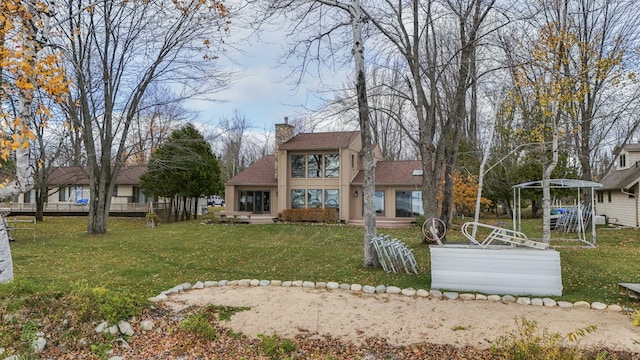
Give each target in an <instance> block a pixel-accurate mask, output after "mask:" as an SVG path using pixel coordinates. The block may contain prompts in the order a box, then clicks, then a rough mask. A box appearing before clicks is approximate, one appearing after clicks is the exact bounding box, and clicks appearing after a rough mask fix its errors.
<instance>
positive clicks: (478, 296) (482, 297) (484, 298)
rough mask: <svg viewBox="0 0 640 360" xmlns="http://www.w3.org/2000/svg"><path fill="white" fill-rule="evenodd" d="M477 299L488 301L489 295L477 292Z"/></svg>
mask: <svg viewBox="0 0 640 360" xmlns="http://www.w3.org/2000/svg"><path fill="white" fill-rule="evenodd" d="M476 300H480V301H486V300H487V295H485V294H476Z"/></svg>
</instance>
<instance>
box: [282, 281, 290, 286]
mask: <svg viewBox="0 0 640 360" xmlns="http://www.w3.org/2000/svg"><path fill="white" fill-rule="evenodd" d="M282 287H291V281H284V282H283V283H282Z"/></svg>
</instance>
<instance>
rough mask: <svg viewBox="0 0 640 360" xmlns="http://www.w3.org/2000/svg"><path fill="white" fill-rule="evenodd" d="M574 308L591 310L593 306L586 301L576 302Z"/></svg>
mask: <svg viewBox="0 0 640 360" xmlns="http://www.w3.org/2000/svg"><path fill="white" fill-rule="evenodd" d="M573 307H574V308H576V309H591V304H589V303H588V302H586V301H576V302H575V303H573Z"/></svg>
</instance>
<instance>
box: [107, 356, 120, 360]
mask: <svg viewBox="0 0 640 360" xmlns="http://www.w3.org/2000/svg"><path fill="white" fill-rule="evenodd" d="M109 360H124V358H123V357H122V356H112V357H110V358H109Z"/></svg>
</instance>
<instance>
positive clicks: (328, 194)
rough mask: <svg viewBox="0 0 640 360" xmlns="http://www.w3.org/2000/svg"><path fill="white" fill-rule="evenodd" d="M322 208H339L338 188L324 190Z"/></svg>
mask: <svg viewBox="0 0 640 360" xmlns="http://www.w3.org/2000/svg"><path fill="white" fill-rule="evenodd" d="M324 208H325V209H336V210H338V209H340V190H333V189H331V190H325V191H324Z"/></svg>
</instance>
